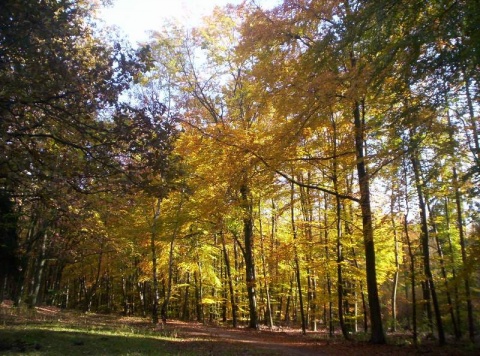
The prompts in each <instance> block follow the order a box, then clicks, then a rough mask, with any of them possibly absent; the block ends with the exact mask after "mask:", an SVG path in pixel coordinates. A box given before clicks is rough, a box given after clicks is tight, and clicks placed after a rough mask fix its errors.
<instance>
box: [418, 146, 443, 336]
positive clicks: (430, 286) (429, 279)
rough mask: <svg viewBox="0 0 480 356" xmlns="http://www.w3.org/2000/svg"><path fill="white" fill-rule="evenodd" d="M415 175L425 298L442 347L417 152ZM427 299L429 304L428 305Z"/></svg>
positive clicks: (441, 323) (438, 308) (440, 326)
mask: <svg viewBox="0 0 480 356" xmlns="http://www.w3.org/2000/svg"><path fill="white" fill-rule="evenodd" d="M411 161H412V167H413V173H414V176H415V185H416V187H417V194H418V207H419V209H420V221H421V231H422V234H421V241H422V252H423V268H424V273H425V278H426V280H425V284H426V285H425V291H426V294H425V297H426V298H428V299H429V297H430V295H429V294H428V292H430V293H431V299H432V303H433V309H434V311H435V320H436V324H437V332H438V342H439V344H440V345H443V344H445V332H444V330H443V322H442V317H441V313H440V307H439V304H438V299H437V292H436V289H435V284H434V282H433V275H432V270H431V267H430V250H429V243H428V242H429V232H428V222H427V211H426V205H425V201H424V195H423V190H422V187H423V183H422V180H421V174H420V163H419V161H418V157H417V154H416V152H414V153H412V155H411ZM428 299H427V303H428Z"/></svg>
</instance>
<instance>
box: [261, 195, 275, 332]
mask: <svg viewBox="0 0 480 356" xmlns="http://www.w3.org/2000/svg"><path fill="white" fill-rule="evenodd" d="M258 205H259V206H258V210H259V212H261V206H260V203H259V204H258ZM258 224H259V232H260V256H261V259H262V273H263V280H264V281H265V282H264V283H265V294H266V298H267V311H266V314H267V315H266V318H267V321H268V326H269V328H270V329H272V328H273V315H272V303H271V300H270V283H269V282H268V275H267V267H266V262H265V244H264V239H265V238H264V236H263V224H262V218H261V216H260V218H259V222H258Z"/></svg>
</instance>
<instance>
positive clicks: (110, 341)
mask: <svg viewBox="0 0 480 356" xmlns="http://www.w3.org/2000/svg"><path fill="white" fill-rule="evenodd" d="M0 335H1V338H0V354H1V355H9V354H16V353H18V352H21V353H23V354H27V355H53V356H54V355H59V356H60V355H62V356H64V355H68V356H75V355H160V354H161V355H178V354H180V353H181V354H185V353H183V352H182V349H184V347H182V344H184V343H185V341H182V340H175V339H172V338H171V337H165V336H152V335H142V334H139V333H136V332H135V331H133V332H132V331H128V330H122V329H120V330H98V329H97V330H95V329H91V328H90V330H81V329H75V328H62V327H58V326H54V325H51V326H47V325H28V326H11V327H1V328H0ZM187 349H188V347H187ZM185 351H187V350H185ZM187 354H188V353H187ZM192 354H193V353H192Z"/></svg>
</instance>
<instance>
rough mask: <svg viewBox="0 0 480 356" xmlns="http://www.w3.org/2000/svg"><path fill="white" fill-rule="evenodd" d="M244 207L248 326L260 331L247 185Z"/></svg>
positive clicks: (250, 211)
mask: <svg viewBox="0 0 480 356" xmlns="http://www.w3.org/2000/svg"><path fill="white" fill-rule="evenodd" d="M240 194H241V197H242V205H243V214H244V216H243V237H244V244H245V251H244V255H245V256H244V258H245V272H246V283H247V294H248V306H249V316H250V321H249V324H248V326H249V327H250V328H252V329H258V326H259V325H258V313H257V297H256V288H257V287H256V283H257V282H256V276H255V260H254V256H253V245H254V243H253V216H252V203H251V201H250V191H249V188H248V186H247V185H246V184H243V185H242V186H241V188H240Z"/></svg>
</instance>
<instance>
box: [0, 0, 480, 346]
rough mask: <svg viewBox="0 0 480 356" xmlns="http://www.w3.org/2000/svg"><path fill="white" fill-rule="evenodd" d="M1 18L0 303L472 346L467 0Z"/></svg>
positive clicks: (476, 245) (472, 110) (474, 227)
mask: <svg viewBox="0 0 480 356" xmlns="http://www.w3.org/2000/svg"><path fill="white" fill-rule="evenodd" d="M99 3H100V2H99V1H93V0H3V1H1V2H0V134H1V137H0V217H1V220H0V302H6V301H10V302H11V303H12V304H13V305H14V307H16V308H21V307H25V308H27V309H28V308H35V307H39V306H56V307H58V308H62V309H65V310H77V311H80V312H83V313H99V314H122V315H123V316H125V317H144V318H149V320H150V322H152V323H153V324H162V323H165V322H167V323H168V321H169V320H181V321H197V322H201V323H210V324H222V325H229V326H230V327H233V328H237V327H245V328H251V329H259V328H260V326H266V327H268V328H274V327H278V326H294V327H297V328H299V329H301V332H302V333H303V334H305V333H307V332H315V331H318V330H323V331H325V332H326V333H327V335H329V336H330V337H332V336H334V335H341V336H342V337H343V338H345V339H347V340H350V339H352V338H355V337H356V336H357V335H367V336H368V339H369V340H370V342H372V343H373V344H384V343H386V342H387V341H388V339H389V335H391V334H392V333H395V332H397V331H401V332H403V333H405V335H407V337H408V338H410V339H411V340H412V343H413V344H415V345H416V344H417V343H418V342H421V340H423V339H425V338H428V337H431V338H434V339H435V341H436V342H437V343H438V344H439V345H443V344H446V343H449V342H451V340H457V341H458V340H464V341H465V342H471V343H475V340H477V342H478V335H479V334H478V329H479V327H480V316H479V308H480V186H479V183H480V139H479V134H480V133H479V130H480V120H479V115H480V91H479V90H480V84H479V83H480V3H479V2H478V1H468V0H432V1H423V0H381V1H380V0H321V1H316V0H283V1H282V2H279V4H278V5H277V6H276V7H274V8H272V9H268V10H266V9H262V8H261V7H259V6H258V5H257V4H256V3H255V1H253V0H252V1H245V2H244V3H243V4H241V5H238V6H233V5H228V6H226V7H224V8H219V7H218V8H216V9H215V10H214V12H213V13H212V14H211V15H210V16H208V17H206V18H205V19H204V21H203V22H202V24H201V25H199V26H197V27H193V28H192V27H185V26H184V25H181V24H179V23H177V22H175V21H171V22H169V23H166V24H165V25H164V26H163V27H162V30H159V31H156V32H152V34H151V36H150V39H149V41H147V42H146V43H141V44H138V45H134V44H131V43H129V42H128V41H127V40H126V39H125V38H124V37H122V36H121V35H119V34H118V33H117V32H115V31H111V30H109V29H108V28H105V27H102V26H101V24H100V22H99V20H98V18H97V12H98V7H99V6H101V5H99Z"/></svg>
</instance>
